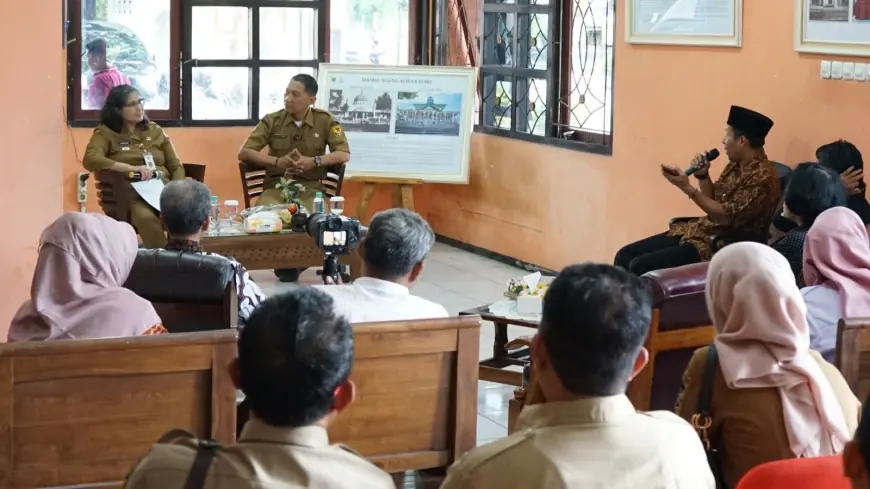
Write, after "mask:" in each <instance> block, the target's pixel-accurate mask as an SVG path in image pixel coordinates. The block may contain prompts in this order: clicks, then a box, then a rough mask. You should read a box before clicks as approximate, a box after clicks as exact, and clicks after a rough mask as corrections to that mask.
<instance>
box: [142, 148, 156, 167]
mask: <svg viewBox="0 0 870 489" xmlns="http://www.w3.org/2000/svg"><path fill="white" fill-rule="evenodd" d="M142 157H143V158H144V159H145V166H146V167H148V168H150V169H152V170H153V169H155V168H157V165H155V164H154V155H152V154H151V153H148V152H145V153H144V154H142Z"/></svg>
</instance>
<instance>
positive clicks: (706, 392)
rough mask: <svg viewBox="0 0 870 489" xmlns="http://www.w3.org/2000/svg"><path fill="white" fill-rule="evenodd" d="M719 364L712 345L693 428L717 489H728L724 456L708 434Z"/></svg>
mask: <svg viewBox="0 0 870 489" xmlns="http://www.w3.org/2000/svg"><path fill="white" fill-rule="evenodd" d="M718 364H719V354H718V352H717V351H716V345H710V349H709V350H708V352H707V365H706V366H705V367H704V376H703V377H702V379H701V393H700V395H699V396H698V409H697V411H698V412H697V413H695V414H694V415H692V427H693V428H695V431H697V432H698V436H700V437H701V443H703V444H704V450H705V451H706V452H707V463H708V464H710V471H712V472H713V477H714V478H715V479H716V487H717V488H718V489H727V486H726V485H725V479H724V478H723V477H722V459H721V455H722V454H721V452H720V451H719V449H718V448H716V447H714V446H713V444H712V443H711V442H710V436H709V434H708V431H709V430H710V427H711V426H713V417H712V416H711V415H710V402H711V400H712V398H713V379H715V378H716V367H717V366H718Z"/></svg>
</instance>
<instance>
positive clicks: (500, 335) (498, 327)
mask: <svg viewBox="0 0 870 489" xmlns="http://www.w3.org/2000/svg"><path fill="white" fill-rule="evenodd" d="M493 325H494V326H495V341H494V342H493V343H492V358H494V359H501V358H504V357H506V356H507V349H505V345H507V342H508V334H507V324H505V323H493Z"/></svg>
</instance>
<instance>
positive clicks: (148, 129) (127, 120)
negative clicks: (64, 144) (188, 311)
mask: <svg viewBox="0 0 870 489" xmlns="http://www.w3.org/2000/svg"><path fill="white" fill-rule="evenodd" d="M144 102H145V101H144V100H142V97H141V96H140V95H139V92H137V91H136V89H135V88H133V87H132V86H130V85H119V86H117V87H115V88H113V89H112V90H111V91H110V92H109V95H108V97H107V98H106V103H105V105H103V109H102V111H101V112H100V123H101V124H100V125H99V126H98V127H97V128H96V129H95V130H94V134H93V135H92V136H91V140H90V142H89V143H88V147H87V149H86V150H85V157H84V160H83V161H82V163H84V166H85V168H86V169H87V170H88V171H92V172H95V171H101V170H111V171H117V172H122V173H127V172H132V171H135V172H140V173H141V174H142V178H143V179H148V178H151V176H152V175H153V173H154V172H156V171H161V172H163V174H164V175H165V176H164V178H163V180H164V182H168V181H169V180H182V179H184V166H182V164H181V160H179V159H178V156H177V155H176V154H175V148H173V147H172V141H171V140H170V139H169V137H167V136H166V133H164V132H163V129H162V128H161V127H160V126H158V125H157V124H155V123H153V122H151V121H149V120H148V118H147V117H145V110H144ZM130 220H131V221H132V224H133V226H134V227H135V228H136V230H137V231H138V232H139V235H140V236H141V237H142V243H143V245H144V246H145V247H146V248H163V247H164V246H165V245H166V234H165V233H164V232H163V225H162V224H161V223H160V217H159V215H158V212H157V210H155V209H154V208H152V207H151V206H150V205H148V204H147V203H146V202H145V201H144V200H142V198H141V197H139V195H138V194H137V195H134V196H133V201H132V202H130Z"/></svg>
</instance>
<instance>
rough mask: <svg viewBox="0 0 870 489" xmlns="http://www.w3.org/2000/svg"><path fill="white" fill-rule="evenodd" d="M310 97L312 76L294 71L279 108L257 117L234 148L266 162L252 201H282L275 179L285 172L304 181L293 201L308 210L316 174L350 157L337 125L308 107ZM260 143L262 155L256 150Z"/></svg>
mask: <svg viewBox="0 0 870 489" xmlns="http://www.w3.org/2000/svg"><path fill="white" fill-rule="evenodd" d="M316 100H317V80H315V79H314V77H312V76H310V75H306V74H299V75H296V76H294V77H293V78H292V79H291V80H290V84H289V85H287V89H286V91H285V92H284V108H283V109H281V110H279V111H278V112H273V113H271V114H268V115H267V116H266V117H263V120H261V121H260V123H259V124H257V127H255V128H254V130H253V131H252V132H251V135H250V136H248V139H247V141H245V144H243V145H242V148H241V149H240V150H239V159H240V160H242V161H247V162H249V163H254V164H257V165H261V166H264V167H266V178H265V181H264V182H263V193H262V195H260V197H259V198H258V199H257V205H266V204H280V203H282V202H284V199H283V197H282V195H281V191H280V190H279V189H276V188H275V184H277V183H278V181H279V179H280V178H281V177H282V176H287V177H289V178H291V179H293V180H294V181H296V182H299V183H301V184H302V185H304V186H305V190H304V191H303V192H302V194H301V195H300V198H299V200H300V202H301V203H302V204H303V205H304V206H305V207H307V208H308V210H309V211H311V204H312V201H313V200H314V195H315V194H316V193H317V192H321V191H323V190H324V186H323V185H322V184H321V183H320V179H322V178H323V177H325V176H326V173H327V168H328V167H330V166H333V165H340V164H342V163H347V162H348V160H350V147H349V146H348V144H347V137H346V136H345V134H344V130H343V129H342V128H341V124H339V123H338V121H337V120H335V118H334V117H333V116H332V115H331V114H330V113H329V112H327V111H325V110H320V109H315V108H314V107H312V105H314V102H315V101H316ZM266 146H268V147H269V152H268V154H263V153H261V151H262V150H263V148H265V147H266ZM327 147H329V154H326V148H327Z"/></svg>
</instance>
